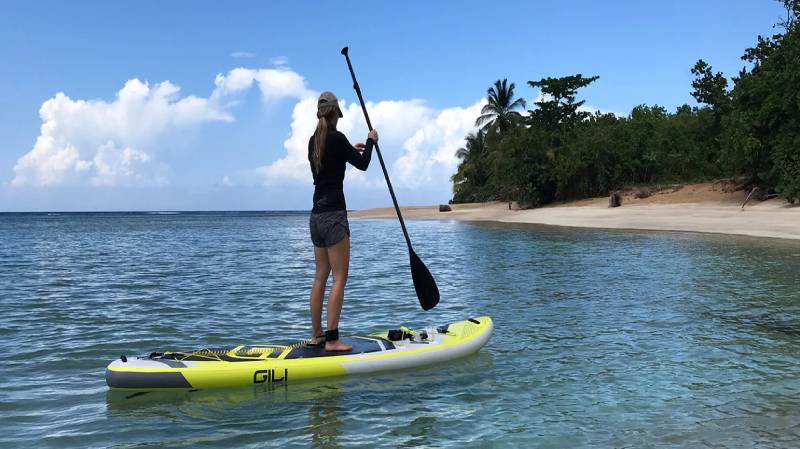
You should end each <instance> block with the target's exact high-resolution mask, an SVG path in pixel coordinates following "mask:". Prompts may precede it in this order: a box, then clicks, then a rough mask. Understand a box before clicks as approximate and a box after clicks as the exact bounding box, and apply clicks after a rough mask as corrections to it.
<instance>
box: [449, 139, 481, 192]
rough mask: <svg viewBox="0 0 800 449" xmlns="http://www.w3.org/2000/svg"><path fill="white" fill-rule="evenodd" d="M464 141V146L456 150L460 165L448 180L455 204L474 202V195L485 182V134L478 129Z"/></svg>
mask: <svg viewBox="0 0 800 449" xmlns="http://www.w3.org/2000/svg"><path fill="white" fill-rule="evenodd" d="M465 141H466V144H465V145H464V146H463V147H461V148H459V149H458V150H456V157H457V158H459V159H461V163H460V164H458V170H457V171H456V173H455V174H453V176H452V177H451V178H450V180H451V181H453V193H454V196H453V199H454V200H455V201H456V202H468V201H475V200H476V194H477V193H478V192H479V191H480V189H481V188H482V187H483V185H484V184H485V182H486V168H485V167H484V164H485V162H486V161H485V156H486V153H487V151H486V133H484V132H483V130H480V129H479V130H478V132H477V133H475V134H473V133H470V134H469V135H468V136H467V137H466V139H465Z"/></svg>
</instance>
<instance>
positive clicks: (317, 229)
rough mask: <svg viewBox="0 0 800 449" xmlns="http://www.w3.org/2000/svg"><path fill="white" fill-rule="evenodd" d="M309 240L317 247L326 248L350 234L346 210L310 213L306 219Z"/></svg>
mask: <svg viewBox="0 0 800 449" xmlns="http://www.w3.org/2000/svg"><path fill="white" fill-rule="evenodd" d="M308 227H309V228H310V229H311V242H313V243H314V246H316V247H319V248H327V247H329V246H333V245H335V244H337V243H339V242H341V241H342V240H343V239H344V238H345V237H349V236H350V224H349V223H348V222H347V211H346V210H335V211H331V212H319V213H316V214H315V213H312V214H311V217H309V219H308Z"/></svg>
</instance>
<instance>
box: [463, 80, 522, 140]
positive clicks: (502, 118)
mask: <svg viewBox="0 0 800 449" xmlns="http://www.w3.org/2000/svg"><path fill="white" fill-rule="evenodd" d="M514 88H515V85H514V83H511V84H508V80H507V79H506V78H504V79H503V80H502V81H501V80H497V81H495V82H494V86H492V87H490V88H489V89H488V90H487V91H486V100H487V103H486V105H484V106H483V109H481V115H480V116H479V117H478V119H477V120H476V121H475V126H478V127H480V128H481V129H482V130H484V131H486V130H488V129H489V128H496V129H497V130H498V131H499V132H500V133H504V132H506V131H508V130H509V129H510V128H511V127H512V126H513V125H514V123H516V122H517V121H518V120H519V119H520V118H521V115H520V114H519V112H517V111H515V109H517V108H525V100H524V99H522V98H517V99H516V100H515V99H514Z"/></svg>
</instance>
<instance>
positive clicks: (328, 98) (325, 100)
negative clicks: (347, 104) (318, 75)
mask: <svg viewBox="0 0 800 449" xmlns="http://www.w3.org/2000/svg"><path fill="white" fill-rule="evenodd" d="M330 104H334V105H336V110H337V111H339V117H344V115H342V109H341V108H339V100H338V99H337V98H336V95H334V94H333V92H330V91H327V90H326V91H325V92H323V93H321V94H319V100H317V109H319V108H321V107H323V106H328V105H330Z"/></svg>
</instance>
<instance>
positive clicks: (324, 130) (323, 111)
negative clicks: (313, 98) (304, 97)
mask: <svg viewBox="0 0 800 449" xmlns="http://www.w3.org/2000/svg"><path fill="white" fill-rule="evenodd" d="M334 114H339V105H338V104H336V103H334V104H332V105H330V106H328V105H325V106H322V107H320V108H319V109H317V118H318V119H319V121H318V122H317V130H316V131H314V154H313V161H314V171H315V172H316V173H319V171H320V170H321V169H322V157H323V156H325V141H326V140H327V137H328V120H329V119H331V118H333V115H334Z"/></svg>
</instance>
